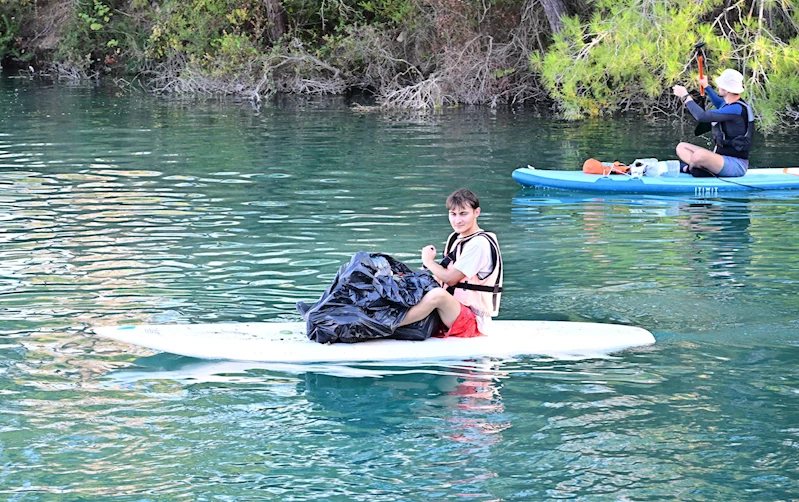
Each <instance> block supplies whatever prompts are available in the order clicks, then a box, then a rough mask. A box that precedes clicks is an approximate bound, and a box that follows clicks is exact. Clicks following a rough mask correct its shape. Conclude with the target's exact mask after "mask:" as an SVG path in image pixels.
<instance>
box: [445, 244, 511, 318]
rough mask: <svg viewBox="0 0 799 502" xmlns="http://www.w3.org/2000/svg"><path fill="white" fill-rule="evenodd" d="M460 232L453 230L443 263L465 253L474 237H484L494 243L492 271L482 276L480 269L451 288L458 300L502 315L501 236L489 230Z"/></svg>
mask: <svg viewBox="0 0 799 502" xmlns="http://www.w3.org/2000/svg"><path fill="white" fill-rule="evenodd" d="M459 237H460V235H459V234H458V233H457V232H454V233H452V234H451V235H450V236H449V238H448V239H447V245H446V246H445V247H444V259H443V260H442V261H441V266H442V267H444V268H446V267H447V266H448V265H449V264H450V263H451V262H456V261H457V260H458V258H460V256H461V254H463V247H464V246H465V245H466V244H467V243H468V242H470V241H471V240H472V239H475V238H477V237H484V238H485V239H486V240H487V241H488V243H489V245H490V247H491V273H489V274H488V276H486V277H482V278H481V277H480V272H477V273H476V274H475V275H474V276H473V277H467V278H466V280H464V281H463V282H459V283H457V284H455V285H454V286H449V287H448V288H447V291H449V292H450V294H451V295H452V296H454V297H455V299H456V300H458V301H459V302H461V303H462V304H464V305H466V306H467V307H471V308H472V309H473V310H477V311H479V312H478V313H483V314H484V315H488V316H491V317H496V316H497V315H499V301H500V299H501V297H502V254H501V253H500V252H499V244H497V236H496V235H494V234H493V233H491V232H486V231H485V230H478V231H477V232H475V233H473V234H471V235H467V236H466V237H463V238H460V239H459Z"/></svg>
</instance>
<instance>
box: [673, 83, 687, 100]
mask: <svg viewBox="0 0 799 502" xmlns="http://www.w3.org/2000/svg"><path fill="white" fill-rule="evenodd" d="M671 92H673V93H674V95H675V96H677V97H678V98H681V97H683V96H685V95H686V94H688V89H686V88H685V87H683V86H681V85H675V86H674V87H672V88H671Z"/></svg>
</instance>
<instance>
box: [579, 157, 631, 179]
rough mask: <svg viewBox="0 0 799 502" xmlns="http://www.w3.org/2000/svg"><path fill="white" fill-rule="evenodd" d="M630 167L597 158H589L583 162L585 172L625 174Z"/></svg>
mask: <svg viewBox="0 0 799 502" xmlns="http://www.w3.org/2000/svg"><path fill="white" fill-rule="evenodd" d="M629 170H630V168H629V167H627V166H625V165H624V164H622V163H621V162H619V161H618V160H617V161H616V162H600V161H598V160H596V159H588V160H586V161H585V162H583V172H584V173H585V174H602V175H608V174H625V173H627V171H629Z"/></svg>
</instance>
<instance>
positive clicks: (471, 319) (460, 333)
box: [436, 303, 482, 338]
mask: <svg viewBox="0 0 799 502" xmlns="http://www.w3.org/2000/svg"><path fill="white" fill-rule="evenodd" d="M481 335H482V333H480V331H479V330H478V329H477V316H475V315H474V312H472V309H470V308H469V307H467V306H466V305H464V304H462V303H461V312H460V314H458V318H457V319H455V322H454V323H452V326H450V328H449V331H446V326H442V327H441V331H440V332H439V333H438V334H436V336H439V337H447V336H456V337H460V338H472V337H475V336H481Z"/></svg>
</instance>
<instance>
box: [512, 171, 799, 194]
mask: <svg viewBox="0 0 799 502" xmlns="http://www.w3.org/2000/svg"><path fill="white" fill-rule="evenodd" d="M513 179H514V180H516V181H517V182H518V183H521V184H522V186H526V187H539V188H557V189H561V190H580V191H586V192H605V193H608V192H615V193H691V194H695V195H708V194H710V195H712V194H715V193H718V192H728V191H741V190H786V189H792V188H799V168H797V167H788V168H782V167H769V168H760V169H750V170H749V171H748V172H747V173H746V174H745V175H744V176H741V177H738V178H715V177H713V178H694V177H693V176H691V175H690V174H685V173H683V174H680V175H679V176H676V177H666V176H658V177H654V176H641V177H633V176H630V175H628V174H613V175H610V176H602V175H600V174H585V173H583V172H582V171H550V170H543V169H536V168H534V167H532V166H528V167H521V168H519V169H516V170H515V171H513Z"/></svg>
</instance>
